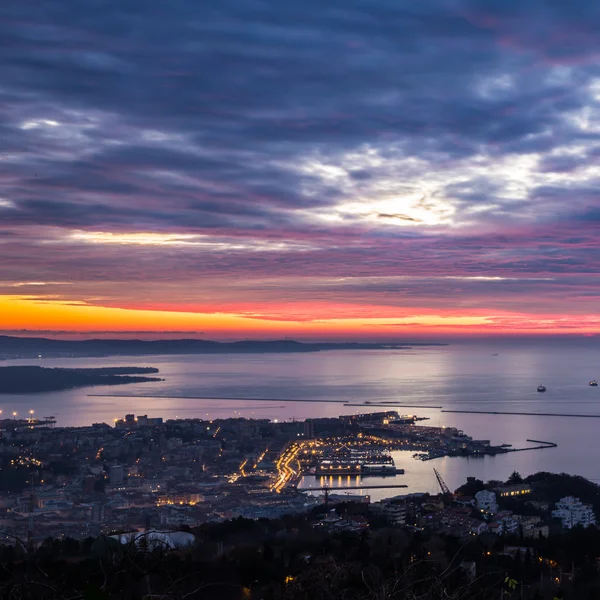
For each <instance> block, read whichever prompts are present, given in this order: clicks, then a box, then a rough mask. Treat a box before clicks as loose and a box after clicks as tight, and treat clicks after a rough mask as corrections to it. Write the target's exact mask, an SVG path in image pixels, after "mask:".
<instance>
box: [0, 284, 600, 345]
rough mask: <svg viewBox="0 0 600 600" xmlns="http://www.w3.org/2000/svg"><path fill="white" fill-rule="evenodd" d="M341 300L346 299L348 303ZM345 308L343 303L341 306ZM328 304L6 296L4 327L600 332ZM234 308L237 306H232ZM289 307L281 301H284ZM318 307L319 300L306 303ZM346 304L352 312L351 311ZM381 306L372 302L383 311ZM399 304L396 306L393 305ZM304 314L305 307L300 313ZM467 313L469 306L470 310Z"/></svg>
mask: <svg viewBox="0 0 600 600" xmlns="http://www.w3.org/2000/svg"><path fill="white" fill-rule="evenodd" d="M340 306H341V305H340ZM336 307H337V306H336ZM336 307H331V310H330V312H329V315H330V317H329V318H327V317H324V316H323V315H324V314H327V311H326V305H324V306H321V307H320V309H319V311H318V314H314V317H312V318H303V319H302V320H292V319H290V320H285V314H282V315H281V316H280V317H277V318H272V317H270V318H264V317H262V318H261V316H260V314H258V313H257V314H256V316H248V315H251V314H252V311H251V310H244V311H240V313H238V314H236V313H233V312H223V313H221V312H179V311H176V310H149V309H145V308H144V309H135V308H116V307H105V306H96V305H91V304H86V303H83V302H78V301H67V300H56V299H55V298H45V297H32V296H1V295H0V329H2V330H3V331H4V332H5V333H6V332H12V331H22V330H26V331H27V332H28V333H35V331H61V332H68V333H73V334H75V333H85V332H90V333H93V332H98V331H104V330H106V331H111V332H116V333H122V334H123V335H126V334H127V333H128V332H137V331H140V330H143V331H149V332H157V333H165V334H168V333H169V332H178V331H182V330H183V331H188V332H189V331H195V332H197V335H201V336H202V337H210V336H214V337H216V338H219V337H228V338H230V337H247V336H255V337H257V338H260V337H270V338H272V337H275V336H277V337H282V336H289V335H298V336H316V337H327V336H330V337H339V336H347V337H351V336H356V337H357V338H367V337H371V338H386V339H393V338H399V337H406V335H407V334H420V333H421V334H422V333H426V334H428V335H440V334H457V333H458V334H466V335H469V334H485V333H487V334H504V335H505V334H519V333H521V334H532V333H540V334H557V333H563V334H566V333H571V334H573V333H576V334H596V333H600V317H598V316H596V315H583V316H580V315H574V316H573V315H550V316H548V315H543V316H541V315H524V314H515V313H506V312H505V313H495V314H489V315H486V314H484V313H482V312H479V313H478V312H477V311H471V312H470V314H469V313H467V314H457V311H456V310H455V309H454V310H447V311H439V310H437V311H434V310H431V309H428V310H426V309H423V310H419V311H415V310H414V309H413V311H412V312H413V314H411V315H408V316H407V311H406V309H398V317H393V316H390V314H391V312H390V307H382V310H381V314H385V315H386V316H385V317H371V316H369V317H364V316H362V317H356V318H352V317H341V316H335V315H336V314H344V312H345V311H339V312H338V311H336V310H334V309H335V308H336ZM228 308H229V309H231V307H228ZM277 308H278V309H280V310H281V307H277ZM305 308H306V309H307V310H308V308H311V309H313V310H316V306H314V305H313V306H310V305H308V306H306V307H305ZM347 308H348V307H346V312H347ZM377 308H378V307H376V306H374V307H369V313H370V314H377V312H378V310H377ZM392 310H393V309H392ZM300 312H301V311H300ZM465 312H466V311H465Z"/></svg>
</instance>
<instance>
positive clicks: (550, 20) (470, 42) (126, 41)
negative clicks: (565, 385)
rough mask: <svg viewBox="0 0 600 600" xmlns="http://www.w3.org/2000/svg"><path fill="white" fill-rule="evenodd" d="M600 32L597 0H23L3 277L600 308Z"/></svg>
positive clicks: (9, 67) (545, 308)
mask: <svg viewBox="0 0 600 600" xmlns="http://www.w3.org/2000/svg"><path fill="white" fill-rule="evenodd" d="M599 31H600V9H599V8H598V7H596V6H595V5H594V3H590V2H585V1H584V0H577V1H575V2H571V3H563V4H553V5H551V6H550V5H548V3H547V2H542V0H534V1H533V2H530V3H527V4H526V5H525V4H523V3H518V2H516V1H512V0H509V1H507V2H500V1H496V0H489V1H487V0H486V1H485V2H474V1H472V0H456V1H453V2H442V1H441V0H427V1H426V2H422V3H419V4H418V6H417V5H415V6H412V7H410V8H406V7H405V6H402V4H399V3H397V2H392V0H381V1H380V2H377V3H375V4H373V3H365V2H363V1H362V0H348V1H347V2H344V3H343V4H339V3H335V2H334V3H333V4H331V3H330V4H328V5H327V6H323V5H322V4H318V3H317V2H316V0H308V2H305V3H302V4H289V3H288V4H284V5H282V4H281V3H277V4H276V3H274V1H273V0H260V1H258V2H250V1H247V2H240V1H237V0H223V1H222V2H219V4H218V6H216V5H215V6H209V5H208V4H207V3H194V2H191V1H189V0H175V1H174V2H172V3H170V4H169V6H168V8H167V7H166V5H165V4H164V3H161V2H158V0H148V1H147V2H145V3H144V5H143V7H141V5H138V4H137V3H135V2H133V0H123V1H119V2H117V1H116V0H108V2H105V3H103V4H102V6H100V5H98V6H87V7H86V9H85V11H84V10H82V9H81V6H80V4H79V3H78V2H76V1H75V0H64V1H62V2H58V0H50V1H48V2H45V3H44V4H43V5H41V6H39V7H37V9H36V11H31V10H30V9H29V7H27V5H25V4H22V3H12V4H10V6H8V7H7V8H6V10H5V11H4V16H3V19H2V21H0V61H1V62H2V65H3V77H2V88H1V89H0V183H1V185H2V195H1V197H0V259H1V260H0V293H3V292H4V293H6V294H10V293H11V292H10V288H11V287H12V288H14V287H15V286H22V287H26V286H32V285H34V284H36V285H39V284H41V283H44V282H46V285H47V286H48V287H49V288H50V289H51V291H52V294H55V293H58V294H59V295H60V298H61V300H63V301H64V302H65V303H67V302H69V301H71V302H74V303H78V302H86V303H88V304H90V305H97V304H100V305H107V306H127V307H129V308H133V307H136V306H140V307H148V305H149V304H150V305H152V304H154V305H157V306H159V305H160V306H166V307H168V308H169V310H188V309H190V308H198V309H200V308H202V309H203V310H206V311H208V312H210V311H218V310H220V308H221V307H224V306H225V307H229V308H230V309H231V310H232V311H235V310H242V307H240V306H239V305H240V303H241V300H240V299H241V298H243V300H244V301H245V302H247V303H252V306H246V307H245V308H244V310H245V311H246V312H252V311H254V312H256V313H261V314H264V315H268V316H269V318H271V317H272V318H277V319H286V317H287V315H289V314H295V315H297V316H298V318H299V319H318V318H322V317H323V316H325V315H327V313H328V312H331V311H333V310H334V309H333V308H332V307H333V305H334V304H338V305H343V306H346V307H347V310H346V309H343V310H342V309H340V314H341V313H343V314H344V316H345V317H348V318H350V316H351V315H352V314H357V315H358V314H361V315H362V314H367V313H369V312H373V310H384V309H383V308H381V307H391V310H395V311H396V313H398V314H400V313H402V314H404V313H403V312H402V311H404V310H405V309H410V310H411V311H412V310H413V309H414V308H415V307H417V308H418V306H421V307H424V308H428V309H429V308H431V309H433V308H436V307H438V308H443V307H444V306H445V305H447V303H448V302H451V303H454V304H455V305H456V306H457V307H458V308H460V309H461V310H464V311H468V310H471V311H473V310H475V309H477V310H480V309H481V310H484V309H493V310H512V311H516V312H519V313H520V312H522V311H526V312H528V313H529V314H531V315H532V318H535V315H536V314H539V313H541V312H545V313H546V314H550V313H556V314H560V313H561V312H564V311H571V310H574V311H575V312H576V313H577V314H582V315H583V314H588V313H589V314H593V313H594V312H595V311H596V310H597V309H596V308H595V302H596V300H597V294H598V280H597V277H596V274H597V273H598V272H599V269H600V253H599V251H598V245H597V239H596V238H597V235H596V234H597V224H598V220H599V218H600V216H599V215H600V213H599V210H600V199H599V198H598V194H597V190H598V186H599V184H600V172H599V171H598V160H597V157H598V155H599V154H600V76H599V74H598V71H597V68H596V66H595V65H596V64H597V59H598V50H597V48H598V44H599V43H600V34H599V33H598V32H599ZM342 280H344V281H342ZM63 281H64V282H69V286H65V289H60V288H59V283H60V282H63ZM36 282H37V283H36ZM52 286H56V289H54V288H52ZM67 287H68V289H67ZM57 290H58V291H57ZM13 291H14V290H13ZM284 300H285V301H284ZM310 301H318V303H317V304H311V305H310V306H311V307H312V308H311V309H310V310H313V311H315V312H313V313H310V310H308V309H307V307H306V302H310ZM296 304H297V305H298V306H296V307H295V308H294V306H293V305H296ZM328 306H329V307H330V308H327V307H328ZM361 307H362V308H361ZM373 307H378V308H377V309H373ZM385 310H387V308H386V309H385ZM309 313H310V314H309ZM386 314H387V313H386ZM412 314H419V313H414V312H412ZM391 316H392V315H390V317H391ZM507 323H508V321H507V322H505V323H504V324H505V325H506V326H509V325H507ZM518 323H521V322H520V321H519V322H518ZM519 326H521V325H519Z"/></svg>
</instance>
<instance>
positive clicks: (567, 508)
mask: <svg viewBox="0 0 600 600" xmlns="http://www.w3.org/2000/svg"><path fill="white" fill-rule="evenodd" d="M552 516H553V517H554V518H556V519H560V520H561V521H562V526H563V527H564V528H565V529H572V528H573V527H577V526H578V525H581V526H582V527H590V526H591V525H595V524H596V517H595V515H594V510H593V509H592V507H591V506H590V505H589V504H583V503H582V502H581V500H579V498H574V497H573V496H567V497H566V498H561V499H560V502H557V503H556V510H553V511H552Z"/></svg>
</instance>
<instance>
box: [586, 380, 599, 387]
mask: <svg viewBox="0 0 600 600" xmlns="http://www.w3.org/2000/svg"><path fill="white" fill-rule="evenodd" d="M588 385H591V386H592V387H598V382H597V381H596V380H595V379H592V381H590V382H589V383H588Z"/></svg>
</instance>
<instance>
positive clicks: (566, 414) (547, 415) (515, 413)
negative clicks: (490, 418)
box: [441, 409, 600, 419]
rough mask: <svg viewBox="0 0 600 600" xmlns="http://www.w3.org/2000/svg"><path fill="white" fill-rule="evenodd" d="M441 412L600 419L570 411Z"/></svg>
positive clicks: (446, 411) (595, 416)
mask: <svg viewBox="0 0 600 600" xmlns="http://www.w3.org/2000/svg"><path fill="white" fill-rule="evenodd" d="M441 412H443V413H460V414H467V415H516V416H522V417H571V418H574V419H588V418H592V419H600V415H578V414H571V413H534V412H508V411H500V410H443V409H442V411H441Z"/></svg>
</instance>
